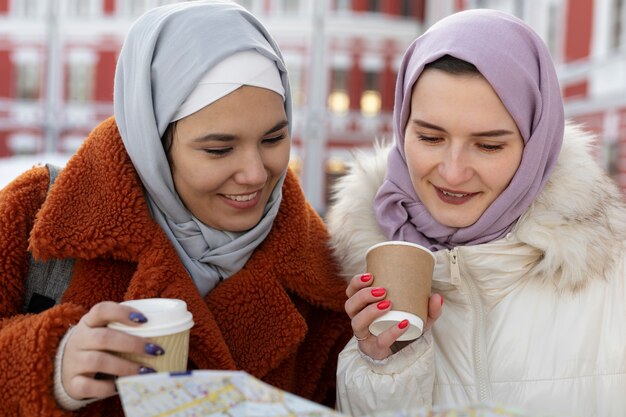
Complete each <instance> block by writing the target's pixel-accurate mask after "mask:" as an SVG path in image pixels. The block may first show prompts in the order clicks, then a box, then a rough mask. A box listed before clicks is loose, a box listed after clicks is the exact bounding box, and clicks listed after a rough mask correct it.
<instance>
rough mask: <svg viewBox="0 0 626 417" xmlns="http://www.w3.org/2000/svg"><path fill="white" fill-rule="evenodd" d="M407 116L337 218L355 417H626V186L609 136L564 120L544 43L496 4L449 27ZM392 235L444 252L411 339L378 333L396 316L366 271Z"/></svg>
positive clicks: (337, 205)
mask: <svg viewBox="0 0 626 417" xmlns="http://www.w3.org/2000/svg"><path fill="white" fill-rule="evenodd" d="M393 122H394V134H395V143H393V144H392V145H390V146H388V147H379V148H378V149H377V151H376V154H375V155H374V156H371V155H359V156H358V157H357V160H356V161H355V162H354V164H353V165H352V167H351V171H350V172H349V174H348V175H347V176H345V177H344V178H343V179H342V181H341V182H340V183H339V184H338V186H337V189H336V195H335V202H334V205H333V206H332V208H331V209H330V211H329V214H328V223H329V228H330V231H331V235H332V241H333V244H334V246H335V249H336V253H337V256H338V258H339V259H341V262H342V268H343V273H344V275H345V276H346V279H347V280H349V287H348V290H347V293H348V296H349V300H348V301H347V303H346V306H345V309H346V312H347V314H348V315H349V316H350V318H351V320H352V330H353V333H354V337H353V339H352V340H351V341H350V342H349V343H348V344H347V346H346V347H345V348H344V350H343V352H342V353H341V354H340V357H339V365H338V371H337V377H338V398H339V406H340V408H341V410H342V411H345V412H347V413H350V414H352V415H354V416H357V415H362V414H365V413H368V412H372V411H374V410H376V411H383V410H389V409H398V408H406V407H418V406H433V405H435V406H437V405H442V406H455V405H467V404H476V403H483V404H494V403H495V404H501V405H504V406H508V407H516V408H521V409H522V410H526V411H527V412H529V413H542V415H544V414H550V415H585V416H623V415H624V413H626V395H624V393H626V325H625V323H626V283H625V281H626V280H625V270H626V266H625V263H626V261H625V257H624V253H625V251H624V248H625V245H624V242H625V236H626V209H625V207H624V203H623V195H621V193H620V191H619V190H618V188H617V187H616V186H615V184H614V183H613V182H612V181H611V180H610V179H609V178H608V177H607V176H606V175H605V174H604V173H603V171H602V170H601V169H600V168H599V166H598V165H597V164H596V163H595V161H594V159H593V157H592V155H591V153H590V146H591V144H592V142H593V141H594V138H593V136H592V135H590V134H588V133H585V132H583V131H582V130H581V129H580V128H579V127H576V126H574V125H572V124H569V123H566V122H565V120H564V111H563V103H562V99H561V94H560V87H559V84H558V80H557V76H556V73H555V68H554V65H553V63H552V61H551V58H550V55H549V52H548V50H547V48H546V46H545V44H544V43H543V42H542V41H541V39H540V38H539V36H538V35H537V34H536V33H535V32H533V30H532V29H531V28H530V27H529V26H527V25H526V24H525V23H523V22H522V21H520V20H519V19H517V18H515V17H513V16H510V15H508V14H505V13H502V12H498V11H493V10H491V11H489V10H473V11H466V12H461V13H457V14H454V15H452V16H449V17H447V18H445V19H443V20H441V21H440V22H438V23H437V24H435V25H434V26H433V27H431V28H430V29H429V30H428V31H427V32H426V33H424V34H423V35H422V36H420V37H419V38H417V39H416V40H415V41H414V42H413V44H412V45H411V46H410V47H409V48H408V50H407V51H406V54H405V56H404V59H403V61H402V64H401V67H400V70H399V74H398V82H397V86H396V101H395V109H394V118H393ZM385 240H403V241H408V242H413V243H417V244H420V245H422V246H425V247H428V248H429V249H431V250H432V251H434V254H435V256H436V260H437V262H436V266H435V271H434V278H433V285H432V292H431V296H430V301H429V317H428V320H427V323H426V324H425V332H424V333H423V335H422V336H421V337H420V338H418V339H417V340H415V341H413V342H411V343H408V344H407V343H406V342H402V343H400V342H398V341H397V339H398V338H399V337H400V336H401V335H402V334H403V333H405V332H406V331H407V330H408V327H407V323H406V322H400V323H399V324H398V325H395V326H393V327H391V328H389V329H388V330H386V331H384V332H383V333H381V334H380V335H378V336H374V335H372V334H371V333H370V332H369V330H368V329H369V325H370V323H372V321H373V320H375V319H376V318H377V317H380V316H381V315H383V314H385V313H386V312H387V311H389V310H390V309H391V308H393V299H392V298H391V299H388V298H387V296H386V290H385V288H381V287H379V286H373V285H372V282H373V277H372V275H371V274H369V273H368V271H366V270H365V252H366V250H367V248H368V247H370V246H371V245H373V244H376V243H378V242H381V241H385ZM444 300H445V306H444Z"/></svg>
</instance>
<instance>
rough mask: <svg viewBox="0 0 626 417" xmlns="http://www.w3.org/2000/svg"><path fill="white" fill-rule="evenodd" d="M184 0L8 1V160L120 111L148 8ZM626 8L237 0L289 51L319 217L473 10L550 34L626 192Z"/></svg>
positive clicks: (563, 74)
mask: <svg viewBox="0 0 626 417" xmlns="http://www.w3.org/2000/svg"><path fill="white" fill-rule="evenodd" d="M172 2H174V1H172V0H0V75H1V77H0V157H1V156H10V155H15V154H23V153H40V152H44V151H57V152H68V153H71V152H73V151H74V150H75V149H76V148H77V147H78V146H79V145H80V143H81V142H82V139H83V138H84V137H85V135H86V134H88V133H89V131H90V130H91V129H92V128H93V127H94V126H95V125H96V124H97V123H98V122H99V121H101V120H102V119H104V118H106V117H108V116H109V115H110V114H112V112H113V106H112V95H113V74H114V71H115V63H116V58H117V54H118V51H119V49H120V47H121V44H122V41H123V39H124V35H125V33H126V31H127V30H128V27H129V26H130V24H131V23H132V21H133V20H134V19H136V17H138V16H139V15H140V14H141V13H143V12H144V11H145V10H147V9H149V8H152V7H156V6H159V5H161V4H165V3H172ZM625 2H626V0H537V1H533V2H528V1H521V0H315V1H310V0H240V1H238V3H240V4H242V5H243V6H244V7H246V8H248V9H249V10H251V11H252V12H253V13H254V14H255V15H257V16H258V17H259V18H260V19H261V20H262V21H263V22H264V23H265V24H266V25H267V26H268V29H269V30H270V32H271V33H272V34H273V35H274V36H275V38H276V39H277V41H278V43H279V44H280V46H281V49H282V50H283V53H284V55H285V60H286V62H287V65H288V68H289V72H290V79H291V83H292V89H293V98H294V107H295V108H294V115H295V117H294V126H293V138H294V146H293V155H292V164H293V166H294V167H296V168H298V169H300V170H301V178H302V179H303V184H304V186H305V191H306V192H307V195H308V196H309V198H310V199H311V200H312V203H313V205H314V206H315V207H316V208H318V209H319V210H321V211H323V210H324V208H325V204H326V197H327V195H326V192H327V191H326V190H327V188H328V182H329V180H331V179H332V178H333V176H335V175H338V174H340V173H341V172H342V170H343V163H344V161H345V160H346V159H347V158H348V157H349V154H350V152H351V150H353V149H354V148H355V147H360V148H371V146H372V143H373V139H374V138H389V137H390V136H391V110H392V106H393V96H394V83H395V78H396V73H397V69H398V66H399V63H400V59H401V57H402V53H403V52H404V49H405V48H406V47H407V46H408V45H409V43H410V42H411V41H412V40H413V39H414V38H415V37H416V36H417V35H418V34H420V33H422V32H423V31H424V30H425V29H426V28H427V27H428V26H429V25H430V24H431V23H433V22H435V21H437V20H438V19H440V18H442V17H444V16H446V15H448V14H450V13H454V12H455V11H459V10H463V9H466V8H475V7H489V8H497V9H502V10H505V11H508V12H510V13H513V14H515V15H517V16H519V17H520V18H522V19H524V20H525V21H527V22H528V23H529V24H530V25H531V26H533V27H534V28H535V30H537V32H538V33H539V34H540V35H541V36H542V37H543V38H544V39H545V40H546V42H547V43H548V45H549V47H550V49H551V51H552V54H553V56H554V59H555V62H556V63H557V66H558V70H559V73H560V78H561V83H562V86H563V93H564V96H565V98H566V114H567V115H568V117H571V118H573V119H574V120H577V121H581V122H584V123H586V124H587V126H588V128H590V129H592V130H593V131H595V132H597V133H598V137H599V148H598V155H597V157H598V159H599V161H600V162H601V163H602V164H603V166H604V167H605V168H606V169H607V170H608V171H609V172H610V173H611V175H612V176H614V178H615V179H616V180H617V181H619V183H620V185H621V187H622V190H624V192H626V24H623V23H622V22H626V7H625V6H624V3H625ZM531 3H532V4H531ZM307 161H308V165H307ZM0 163H1V162H0Z"/></svg>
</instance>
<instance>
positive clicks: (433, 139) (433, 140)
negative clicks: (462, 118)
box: [417, 135, 504, 152]
mask: <svg viewBox="0 0 626 417" xmlns="http://www.w3.org/2000/svg"><path fill="white" fill-rule="evenodd" d="M417 137H418V138H419V140H421V141H424V142H427V143H429V144H431V143H437V142H439V141H440V140H441V138H438V137H435V136H425V135H417ZM478 147H479V148H481V149H482V150H484V151H486V152H496V151H499V150H501V149H503V148H504V146H503V145H487V144H485V143H479V144H478Z"/></svg>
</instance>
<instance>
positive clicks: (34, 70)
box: [15, 62, 41, 100]
mask: <svg viewBox="0 0 626 417" xmlns="http://www.w3.org/2000/svg"><path fill="white" fill-rule="evenodd" d="M16 70H17V71H16V72H17V80H16V81H17V82H16V91H15V97H16V98H18V99H21V100H36V99H38V98H39V89H40V88H41V82H40V69H39V64H38V63H36V62H21V63H18V64H16Z"/></svg>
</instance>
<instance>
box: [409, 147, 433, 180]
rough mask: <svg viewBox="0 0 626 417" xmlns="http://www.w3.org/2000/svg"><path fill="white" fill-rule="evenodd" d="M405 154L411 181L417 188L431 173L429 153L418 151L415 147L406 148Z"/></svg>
mask: <svg viewBox="0 0 626 417" xmlns="http://www.w3.org/2000/svg"><path fill="white" fill-rule="evenodd" d="M404 154H405V155H406V165H407V168H408V170H409V175H410V177H411V181H412V182H413V185H414V186H416V185H417V184H418V182H419V180H420V179H421V178H422V177H424V176H425V175H426V174H427V173H428V171H429V167H428V165H429V163H428V160H429V159H428V156H427V152H426V151H425V150H423V149H416V147H415V146H405V149H404Z"/></svg>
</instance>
